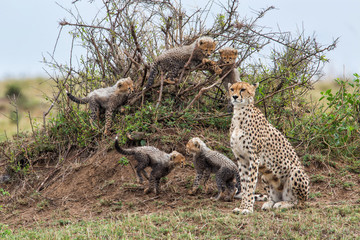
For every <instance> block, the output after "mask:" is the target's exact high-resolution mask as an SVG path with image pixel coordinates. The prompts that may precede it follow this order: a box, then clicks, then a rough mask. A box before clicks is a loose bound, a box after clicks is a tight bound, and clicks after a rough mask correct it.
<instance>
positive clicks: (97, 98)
mask: <svg viewBox="0 0 360 240" xmlns="http://www.w3.org/2000/svg"><path fill="white" fill-rule="evenodd" d="M67 88H68V86H67ZM133 91H134V83H133V81H132V80H131V78H130V77H128V78H122V79H120V80H119V81H117V82H116V83H115V85H114V86H112V87H107V88H99V89H96V90H94V91H92V92H91V93H89V94H88V95H87V96H86V97H84V98H77V97H75V96H73V95H71V93H69V92H68V90H66V94H67V96H68V97H69V98H70V99H71V100H72V101H74V102H76V103H79V104H86V103H89V107H90V110H91V115H90V117H91V119H92V121H95V120H98V121H99V119H100V112H101V111H104V110H105V132H104V134H105V135H107V134H109V132H110V128H111V122H112V116H113V113H114V111H116V110H117V109H118V108H119V107H120V106H122V105H124V104H125V103H126V101H127V99H128V96H129V95H130V94H131V93H132V92H133Z"/></svg>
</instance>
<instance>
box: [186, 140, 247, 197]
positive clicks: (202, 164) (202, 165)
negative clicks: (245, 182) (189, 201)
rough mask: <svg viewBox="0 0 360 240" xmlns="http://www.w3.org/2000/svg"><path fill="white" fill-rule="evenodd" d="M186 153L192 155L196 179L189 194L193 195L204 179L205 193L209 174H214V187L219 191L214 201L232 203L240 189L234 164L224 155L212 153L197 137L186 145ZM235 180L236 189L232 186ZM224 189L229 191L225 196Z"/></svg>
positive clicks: (238, 177) (237, 172)
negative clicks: (222, 200)
mask: <svg viewBox="0 0 360 240" xmlns="http://www.w3.org/2000/svg"><path fill="white" fill-rule="evenodd" d="M186 152H187V153H188V154H191V155H193V162H194V166H195V170H196V177H195V180H194V184H193V187H192V190H190V191H189V194H195V193H196V191H197V190H198V187H199V183H200V181H201V179H202V178H203V177H204V186H205V191H207V185H206V183H207V180H208V179H209V177H210V174H211V173H215V174H216V185H217V188H218V191H219V194H218V196H217V197H216V198H215V200H219V199H224V200H228V201H233V199H234V196H235V194H236V191H237V189H240V176H239V171H238V168H237V167H236V165H235V163H234V162H233V161H231V160H230V159H229V158H227V157H226V156H225V155H223V154H221V153H219V152H217V151H213V150H211V149H210V148H208V147H207V146H206V144H205V143H204V142H203V141H202V140H201V139H200V138H198V137H195V138H192V139H190V140H189V141H188V143H187V144H186ZM234 180H236V188H235V185H234ZM225 188H227V189H228V190H229V193H228V196H227V198H226V196H225Z"/></svg>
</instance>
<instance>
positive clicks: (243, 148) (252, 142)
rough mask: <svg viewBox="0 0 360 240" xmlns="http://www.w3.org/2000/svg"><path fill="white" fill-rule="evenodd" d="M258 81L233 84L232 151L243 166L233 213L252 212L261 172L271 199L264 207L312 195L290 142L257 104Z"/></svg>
mask: <svg viewBox="0 0 360 240" xmlns="http://www.w3.org/2000/svg"><path fill="white" fill-rule="evenodd" d="M257 87H258V84H255V85H251V84H249V83H246V82H240V83H235V84H233V85H231V87H230V96H231V102H232V104H233V106H234V113H233V118H232V121H231V127H230V143H231V148H232V151H233V153H234V155H235V157H236V160H237V161H238V164H239V165H240V177H241V188H242V189H241V195H242V201H241V205H240V208H235V209H234V210H233V211H234V212H242V213H243V214H246V213H250V212H253V204H254V195H253V193H254V190H255V187H256V183H257V179H258V172H260V173H262V174H263V175H262V181H263V183H264V184H265V185H266V189H267V191H268V194H269V197H270V199H269V200H268V201H267V202H266V203H264V204H263V206H262V209H264V210H266V209H270V208H290V207H293V206H294V205H296V204H298V203H300V202H304V201H306V200H307V198H308V194H309V178H308V176H307V174H306V172H305V171H304V169H303V166H302V165H301V163H300V161H299V159H298V156H297V155H296V153H295V150H294V148H293V147H292V146H291V144H290V143H289V141H288V140H287V139H286V138H285V137H284V136H283V135H282V134H281V133H280V131H278V130H277V129H276V128H275V127H273V126H272V125H271V124H270V123H269V122H268V121H267V120H266V118H265V116H264V115H263V114H262V113H261V111H260V110H259V109H258V108H256V107H254V104H253V101H254V95H255V90H256V88H257Z"/></svg>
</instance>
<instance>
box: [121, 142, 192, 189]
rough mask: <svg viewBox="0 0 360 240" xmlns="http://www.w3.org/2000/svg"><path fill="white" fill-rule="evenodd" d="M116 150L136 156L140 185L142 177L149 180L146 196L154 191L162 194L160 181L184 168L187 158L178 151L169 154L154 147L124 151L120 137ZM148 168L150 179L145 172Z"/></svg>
mask: <svg viewBox="0 0 360 240" xmlns="http://www.w3.org/2000/svg"><path fill="white" fill-rule="evenodd" d="M115 149H116V150H117V151H118V152H119V153H121V154H124V155H134V157H135V160H136V161H137V162H138V165H137V166H136V173H137V175H138V177H139V181H140V183H143V177H142V175H144V177H145V178H146V179H148V180H149V187H148V188H146V189H145V190H144V193H145V194H147V193H150V192H152V191H154V192H155V194H158V193H159V192H160V185H159V184H160V179H161V178H162V177H165V176H166V175H168V174H169V173H170V172H171V171H172V170H173V169H174V168H175V167H176V166H178V165H181V167H183V165H184V163H185V157H184V156H183V155H182V154H181V153H179V152H177V151H173V152H172V153H170V154H168V153H165V152H163V151H161V150H159V149H157V148H156V147H152V146H143V147H135V148H131V149H123V148H121V147H120V146H119V142H118V137H116V138H115ZM146 167H151V169H152V171H151V173H150V179H149V177H148V175H147V173H146V172H145V168H146Z"/></svg>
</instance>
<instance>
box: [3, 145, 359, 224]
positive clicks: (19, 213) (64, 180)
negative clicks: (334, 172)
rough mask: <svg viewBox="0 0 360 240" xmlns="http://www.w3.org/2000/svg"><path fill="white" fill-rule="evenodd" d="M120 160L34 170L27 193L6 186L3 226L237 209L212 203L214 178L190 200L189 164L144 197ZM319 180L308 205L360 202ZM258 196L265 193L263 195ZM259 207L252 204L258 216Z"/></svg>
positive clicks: (110, 156)
mask: <svg viewBox="0 0 360 240" xmlns="http://www.w3.org/2000/svg"><path fill="white" fill-rule="evenodd" d="M121 157H122V155H121V154H118V153H117V152H116V151H114V150H111V151H109V152H108V151H107V150H106V149H105V150H102V151H99V152H97V153H96V154H95V155H93V156H91V157H89V158H79V159H77V158H74V157H71V156H69V157H68V159H71V161H69V160H67V161H65V162H64V163H63V164H62V166H61V167H56V166H51V167H50V166H36V171H37V174H38V180H37V181H36V184H33V186H30V185H26V184H25V185H24V186H21V187H22V188H29V191H27V192H26V193H22V194H17V193H16V192H21V191H19V190H20V188H19V183H16V184H15V183H12V184H8V185H7V186H5V187H4V189H5V188H6V189H9V193H10V196H11V197H10V200H9V199H8V198H5V197H4V196H3V197H2V198H0V200H1V201H0V205H3V206H4V209H3V211H1V213H0V216H1V219H2V222H3V223H6V224H9V225H10V226H19V225H22V226H25V227H27V226H32V225H33V224H34V223H37V224H38V223H42V224H44V225H47V224H54V223H56V222H57V221H59V219H69V220H72V221H74V220H75V221H77V220H91V219H94V218H99V217H101V218H106V217H113V216H115V215H116V213H117V212H129V211H132V212H134V211H136V212H142V213H150V212H157V211H165V210H171V209H175V208H176V209H183V210H189V209H197V208H199V207H201V208H213V207H216V208H217V209H219V208H220V209H223V210H224V211H226V212H231V210H232V209H233V208H234V207H238V205H239V204H240V202H239V201H235V202H231V203H229V202H214V201H213V200H210V197H211V196H215V195H216V185H215V181H214V179H213V178H212V179H211V180H210V182H211V185H210V192H209V193H204V192H202V193H199V194H198V195H196V196H190V195H188V194H187V192H188V190H189V187H190V186H191V184H192V181H193V178H194V175H195V170H194V169H193V167H192V166H191V164H190V163H189V164H188V165H186V166H185V167H184V168H176V169H175V170H173V171H172V172H171V173H170V174H169V175H168V176H167V177H166V178H165V179H164V180H163V181H162V183H161V187H162V192H161V194H160V195H157V196H156V195H154V194H149V195H144V193H143V190H144V185H141V184H138V183H137V178H136V174H135V170H134V168H133V166H136V161H135V160H134V159H133V158H132V157H128V159H129V164H126V165H122V164H121V161H119V160H120V159H121ZM188 160H189V159H188ZM307 172H308V173H309V175H310V176H323V175H325V174H326V172H329V169H325V168H322V169H319V168H316V167H314V166H313V167H311V168H308V169H307ZM321 173H322V174H321ZM354 177H356V176H354ZM320 180H321V179H320ZM320 180H319V181H315V183H314V184H312V186H311V192H312V195H313V196H312V198H311V199H310V201H309V204H318V203H319V202H320V203H321V204H333V203H336V202H340V201H346V202H347V203H349V204H352V203H356V201H358V200H359V189H358V185H357V186H352V188H351V191H350V189H346V188H344V187H341V186H337V187H333V186H329V185H328V184H327V182H326V181H320ZM357 182H358V183H359V179H357ZM145 184H147V182H146V183H145ZM260 185H261V184H260ZM15 186H17V188H16V187H15ZM1 187H3V186H1ZM258 189H262V187H261V186H259V187H258ZM260 192H262V193H263V191H262V190H260ZM261 204H262V203H256V205H255V208H256V210H257V211H258V210H259V208H260V206H261Z"/></svg>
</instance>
